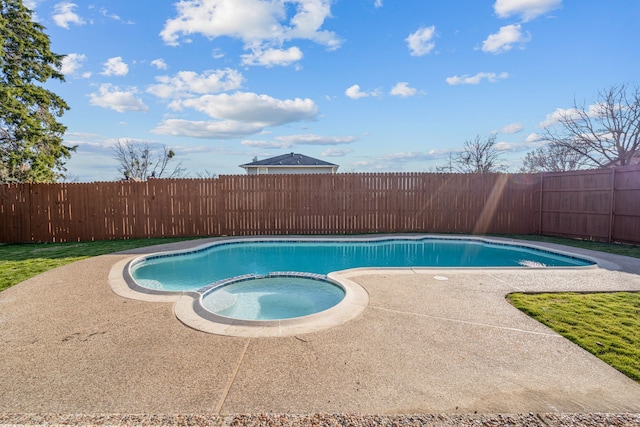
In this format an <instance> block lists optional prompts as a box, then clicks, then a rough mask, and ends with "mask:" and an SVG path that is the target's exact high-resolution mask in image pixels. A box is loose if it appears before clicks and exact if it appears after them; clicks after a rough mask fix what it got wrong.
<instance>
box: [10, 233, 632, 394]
mask: <svg viewBox="0 0 640 427" xmlns="http://www.w3.org/2000/svg"><path fill="white" fill-rule="evenodd" d="M504 237H512V238H515V239H522V240H533V241H538V242H549V243H559V244H562V245H567V246H575V247H580V248H584V249H591V250H595V251H602V252H609V253H613V254H618V255H626V256H631V257H636V258H640V247H638V246H632V245H619V244H606V243H597V242H591V241H584V240H572V239H565V238H559V237H543V236H520V235H509V236H504ZM180 240H186V239H180V238H176V239H133V240H118V241H98V242H81V243H40V244H21V245H12V244H0V291H2V290H4V289H7V288H9V287H11V286H13V285H16V284H18V283H20V282H22V281H24V280H27V279H28V278H30V277H33V276H36V275H38V274H40V273H43V272H45V271H47V270H50V269H52V268H56V267H59V266H61V265H64V264H68V263H70V262H74V261H78V260H81V259H85V258H89V257H92V256H97V255H103V254H108V253H112V252H118V251H123V250H127V249H133V248H137V247H141V246H150V245H157V244H162V243H171V242H175V241H180ZM508 298H509V301H511V303H512V304H513V305H514V306H516V307H517V308H519V309H520V310H522V311H524V312H525V313H527V314H529V315H530V316H532V317H533V318H535V319H537V320H538V321H540V322H542V323H544V324H546V325H547V326H549V327H550V328H552V329H553V330H555V331H556V332H558V333H559V334H561V335H563V336H565V337H567V338H568V339H570V340H571V341H573V342H574V343H576V344H577V345H579V346H581V347H583V348H584V349H586V350H588V351H590V352H591V353H593V354H595V355H596V356H598V357H599V358H600V359H602V360H603V361H605V362H607V363H609V364H610V365H612V366H613V367H615V368H616V369H618V370H619V371H621V372H623V373H625V374H626V375H628V376H629V377H630V378H633V379H634V380H636V381H638V382H640V338H639V337H638V331H640V293H629V292H620V293H600V294H574V293H557V294H512V295H510V296H509V297H508Z"/></svg>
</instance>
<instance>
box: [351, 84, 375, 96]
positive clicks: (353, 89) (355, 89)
mask: <svg viewBox="0 0 640 427" xmlns="http://www.w3.org/2000/svg"><path fill="white" fill-rule="evenodd" d="M344 93H345V95H347V96H348V97H349V98H351V99H360V98H366V97H368V96H380V91H379V90H372V91H369V92H363V91H362V90H360V85H353V86H351V87H349V88H347V90H345V91H344Z"/></svg>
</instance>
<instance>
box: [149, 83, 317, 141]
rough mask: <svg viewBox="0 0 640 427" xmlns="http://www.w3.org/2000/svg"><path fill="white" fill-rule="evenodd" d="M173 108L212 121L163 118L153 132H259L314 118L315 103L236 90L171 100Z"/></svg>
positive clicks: (198, 134) (215, 135) (216, 135)
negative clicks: (194, 113)
mask: <svg viewBox="0 0 640 427" xmlns="http://www.w3.org/2000/svg"><path fill="white" fill-rule="evenodd" d="M170 107H172V108H174V109H176V110H179V109H184V108H191V109H194V110H196V111H199V112H202V113H205V114H207V115H209V116H210V117H211V118H212V119H213V120H212V121H188V120H178V119H170V120H165V121H164V122H163V123H162V124H161V125H160V126H158V127H157V128H156V129H155V130H154V132H155V133H161V134H168V135H181V136H192V137H196V138H223V139H224V138H236V137H241V136H247V135H253V134H256V133H259V132H262V131H263V130H264V128H266V127H269V126H281V125H285V124H288V123H293V122H297V121H305V120H314V119H315V118H316V116H317V114H318V107H317V105H316V104H315V103H314V102H313V101H312V100H310V99H300V98H296V99H285V100H281V99H276V98H272V97H270V96H268V95H258V94H255V93H247V92H236V93H234V94H232V95H229V94H220V95H203V96H201V97H199V98H191V99H186V100H178V101H174V102H173V103H172V105H171V106H170Z"/></svg>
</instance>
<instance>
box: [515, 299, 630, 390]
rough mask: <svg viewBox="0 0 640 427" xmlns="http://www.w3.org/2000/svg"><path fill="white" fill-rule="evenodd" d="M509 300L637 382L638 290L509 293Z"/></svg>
mask: <svg viewBox="0 0 640 427" xmlns="http://www.w3.org/2000/svg"><path fill="white" fill-rule="evenodd" d="M508 299H509V301H511V303H512V304H513V305H514V306H515V307H517V308H519V309H520V310H522V311H523V312H525V313H527V314H528V315H529V316H531V317H533V318H534V319H536V320H538V321H539V322H542V323H544V324H545V325H547V326H549V327H550V328H551V329H553V330H554V331H556V332H558V333H559V334H560V335H562V336H564V337H565V338H567V339H569V340H571V341H572V342H574V343H575V344H577V345H579V346H580V347H582V348H584V349H585V350H587V351H589V352H591V353H593V354H594V355H596V356H597V357H599V358H600V359H602V360H603V361H604V362H606V363H608V364H609V365H611V366H613V367H614V368H616V369H617V370H619V371H620V372H622V373H624V374H625V375H627V376H628V377H630V378H632V379H634V380H636V381H638V382H640V334H639V332H638V331H640V293H634V292H615V293H597V294H576V293H549V294H529V295H527V294H520V293H518V294H511V295H509V297H508Z"/></svg>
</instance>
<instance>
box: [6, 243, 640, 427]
mask: <svg viewBox="0 0 640 427" xmlns="http://www.w3.org/2000/svg"><path fill="white" fill-rule="evenodd" d="M202 243H203V240H199V241H197V243H196V244H202ZM189 245H193V243H189V242H181V243H179V244H171V245H165V246H166V249H168V248H172V249H176V248H184V247H188V246H189ZM536 245H539V246H547V247H550V248H562V249H564V250H567V251H571V252H574V253H578V254H584V255H588V256H592V257H596V258H599V259H601V260H603V261H604V264H603V265H605V266H606V267H607V268H587V269H572V270H568V269H557V270H556V269H486V270H480V269H474V270H466V269H465V270H461V269H458V270H446V269H428V270H411V269H409V270H405V271H398V270H393V271H390V270H387V271H382V270H381V271H373V270H370V271H364V270H360V271H357V272H352V273H350V274H349V276H350V279H351V280H353V281H355V282H357V283H358V284H360V285H361V286H363V287H364V288H365V289H366V290H367V292H368V293H369V298H370V300H369V304H368V306H367V307H366V308H365V309H364V311H363V312H362V313H361V314H360V315H359V316H358V317H357V318H355V319H353V320H351V321H349V322H347V323H344V324H341V325H338V326H335V327H333V328H330V329H326V330H323V331H319V332H314V333H307V334H299V335H295V336H289V337H276V338H243V337H229V336H219V335H213V334H207V333H203V332H200V331H197V330H194V329H191V328H189V327H187V326H185V325H184V324H182V323H181V322H179V321H178V320H177V319H176V317H175V314H174V303H173V302H145V301H138V300H133V299H127V298H123V297H121V296H119V295H116V294H115V293H114V292H113V290H112V289H111V287H110V284H109V273H110V271H111V269H112V266H113V265H114V264H117V263H122V262H123V260H126V259H131V258H132V257H133V254H143V253H150V249H149V248H143V249H138V250H134V251H129V252H127V253H119V254H112V255H103V256H99V257H95V258H90V259H87V260H84V261H80V262H76V263H73V264H69V265H66V266H64V267H60V268H57V269H55V270H52V271H49V272H47V273H44V274H42V275H39V276H37V277H34V278H32V279H30V280H27V281H25V282H23V283H21V284H19V285H17V286H14V287H12V288H10V289H8V290H6V291H4V292H1V293H0V342H1V343H2V349H3V351H2V357H0V379H1V381H0V424H2V423H3V422H4V423H10V421H7V420H11V419H12V418H11V417H8V416H6V415H5V416H4V418H3V414H13V415H12V416H13V417H16V416H17V417H18V418H19V414H209V415H211V416H218V415H219V416H224V415H228V414H262V413H274V414H317V413H319V414H365V415H374V414H382V415H396V414H454V415H455V414H475V413H477V414H531V413H535V414H549V413H551V414H553V413H578V414H584V413H631V414H640V384H638V383H636V382H634V381H633V380H631V379H629V378H627V377H626V376H624V375H623V374H621V373H619V372H618V371H616V370H615V369H613V368H611V367H609V366H608V365H606V364H605V363H604V362H602V361H600V360H599V359H597V358H596V357H595V356H593V355H591V354H589V353H588V352H586V351H584V350H582V349H581V348H579V347H578V346H576V345H574V344H572V343H571V342H569V341H568V340H566V339H564V338H562V337H561V336H559V335H557V334H556V333H555V332H553V331H552V330H550V329H548V328H547V327H545V326H543V325H542V324H540V323H538V322H536V321H535V320H533V319H531V318H529V317H528V316H526V315H524V314H523V313H521V312H520V311H518V310H517V309H515V308H513V307H512V306H511V305H510V304H508V303H507V302H506V301H505V298H504V297H505V295H506V294H508V293H511V292H516V291H527V292H538V291H640V259H633V258H628V257H620V256H615V255H609V254H602V253H596V252H590V251H585V250H579V249H573V248H567V247H561V246H557V245H550V244H549V245H543V244H540V243H536ZM159 249H161V248H158V247H154V248H153V249H152V251H153V252H157V251H158V250H159ZM162 249H165V248H162ZM445 278H446V280H444V279H445ZM60 416H61V415H60ZM60 419H62V418H58V420H60ZM3 420H4V421H3ZM635 420H636V421H640V417H637V416H636V417H635Z"/></svg>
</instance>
